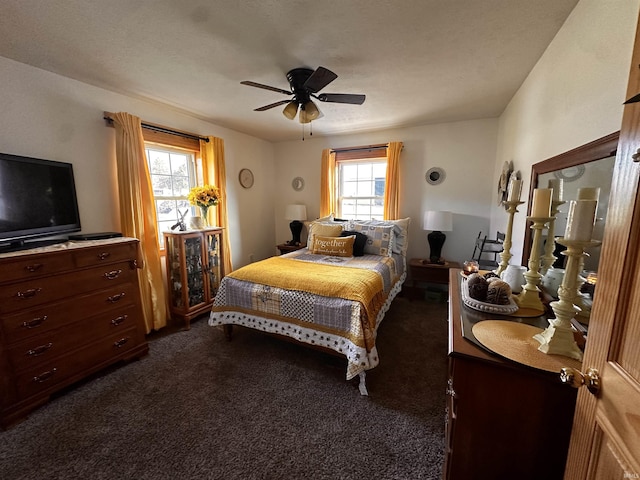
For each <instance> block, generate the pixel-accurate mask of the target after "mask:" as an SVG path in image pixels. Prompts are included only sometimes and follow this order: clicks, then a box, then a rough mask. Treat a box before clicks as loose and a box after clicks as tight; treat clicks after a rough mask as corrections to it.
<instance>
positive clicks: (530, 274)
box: [515, 217, 551, 314]
mask: <svg viewBox="0 0 640 480" xmlns="http://www.w3.org/2000/svg"><path fill="white" fill-rule="evenodd" d="M527 220H529V221H531V222H533V223H532V225H531V229H532V230H533V242H532V245H531V254H530V255H529V263H528V267H529V270H527V272H526V273H525V274H524V278H525V280H526V281H527V283H526V284H525V285H524V286H523V287H522V292H520V294H519V295H518V296H517V297H515V300H516V303H517V304H518V305H519V306H520V308H527V309H531V310H534V311H536V312H540V313H541V314H542V313H544V305H543V304H542V300H540V289H539V288H538V285H540V280H541V279H542V275H541V274H540V272H539V270H540V243H541V240H542V229H543V228H544V227H545V225H546V224H547V222H549V220H551V217H527Z"/></svg>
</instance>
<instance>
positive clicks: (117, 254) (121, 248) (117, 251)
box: [73, 242, 138, 268]
mask: <svg viewBox="0 0 640 480" xmlns="http://www.w3.org/2000/svg"><path fill="white" fill-rule="evenodd" d="M73 257H74V262H75V265H76V267H78V268H82V267H94V266H99V265H104V264H107V263H114V262H123V261H134V260H136V259H137V258H138V243H137V242H128V243H115V244H109V245H102V246H96V247H90V248H83V249H80V250H77V251H73Z"/></svg>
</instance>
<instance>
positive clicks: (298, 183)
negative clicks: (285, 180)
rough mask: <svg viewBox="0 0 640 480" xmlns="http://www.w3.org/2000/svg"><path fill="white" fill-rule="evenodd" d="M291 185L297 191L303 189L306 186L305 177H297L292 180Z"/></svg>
mask: <svg viewBox="0 0 640 480" xmlns="http://www.w3.org/2000/svg"><path fill="white" fill-rule="evenodd" d="M291 186H292V187H293V189H294V190H295V191H296V192H300V191H302V189H303V188H304V178H302V177H296V178H294V179H293V180H292V181H291Z"/></svg>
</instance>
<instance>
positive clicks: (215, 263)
mask: <svg viewBox="0 0 640 480" xmlns="http://www.w3.org/2000/svg"><path fill="white" fill-rule="evenodd" d="M205 244H206V249H207V250H206V255H207V265H208V269H207V281H208V289H209V291H208V293H209V298H210V299H211V300H213V298H214V297H215V295H216V293H217V291H218V287H219V286H220V277H221V276H222V275H221V264H222V259H221V258H220V233H219V232H215V233H205Z"/></svg>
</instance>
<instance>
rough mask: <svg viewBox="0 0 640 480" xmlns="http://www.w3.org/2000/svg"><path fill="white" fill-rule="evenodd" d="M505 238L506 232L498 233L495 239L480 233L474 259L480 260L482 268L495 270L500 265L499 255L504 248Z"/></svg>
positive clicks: (479, 263) (474, 249) (474, 250)
mask: <svg viewBox="0 0 640 480" xmlns="http://www.w3.org/2000/svg"><path fill="white" fill-rule="evenodd" d="M504 238H505V234H504V233H501V232H497V233H496V238H495V240H491V239H488V238H487V236H486V235H485V236H484V237H483V236H482V232H479V233H478V238H476V243H475V246H474V248H473V256H472V259H473V260H475V261H476V262H478V265H479V267H480V270H493V269H495V268H496V267H497V266H498V255H499V254H500V253H501V252H502V251H503V250H504Z"/></svg>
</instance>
